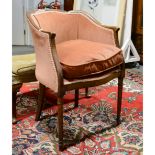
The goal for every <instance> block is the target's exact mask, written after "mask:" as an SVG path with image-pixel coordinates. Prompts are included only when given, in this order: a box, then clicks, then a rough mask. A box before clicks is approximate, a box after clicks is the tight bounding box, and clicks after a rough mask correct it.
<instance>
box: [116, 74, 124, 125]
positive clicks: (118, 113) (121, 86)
mask: <svg viewBox="0 0 155 155" xmlns="http://www.w3.org/2000/svg"><path fill="white" fill-rule="evenodd" d="M122 90H123V77H122V76H120V77H118V96H117V125H119V124H120V114H121V106H122Z"/></svg>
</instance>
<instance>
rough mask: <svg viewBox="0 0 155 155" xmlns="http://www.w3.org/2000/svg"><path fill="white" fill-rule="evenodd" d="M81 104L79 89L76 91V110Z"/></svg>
mask: <svg viewBox="0 0 155 155" xmlns="http://www.w3.org/2000/svg"><path fill="white" fill-rule="evenodd" d="M78 104H79V89H75V108H76V107H78Z"/></svg>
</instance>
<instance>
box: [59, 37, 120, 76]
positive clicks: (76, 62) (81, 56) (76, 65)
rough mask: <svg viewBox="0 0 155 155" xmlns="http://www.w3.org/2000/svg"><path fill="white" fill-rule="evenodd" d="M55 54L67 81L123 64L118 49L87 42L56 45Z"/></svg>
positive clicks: (67, 42)
mask: <svg viewBox="0 0 155 155" xmlns="http://www.w3.org/2000/svg"><path fill="white" fill-rule="evenodd" d="M57 52H58V56H59V59H60V62H61V64H62V67H63V73H64V77H65V78H67V79H74V78H81V77H84V76H89V75H92V74H97V73H101V72H104V71H106V70H107V69H110V68H113V67H116V66H117V65H119V64H121V63H122V62H123V59H122V57H123V56H122V53H121V50H120V49H119V48H117V47H114V46H112V45H107V44H102V43H98V42H92V41H87V40H70V41H66V42H63V43H60V44H57Z"/></svg>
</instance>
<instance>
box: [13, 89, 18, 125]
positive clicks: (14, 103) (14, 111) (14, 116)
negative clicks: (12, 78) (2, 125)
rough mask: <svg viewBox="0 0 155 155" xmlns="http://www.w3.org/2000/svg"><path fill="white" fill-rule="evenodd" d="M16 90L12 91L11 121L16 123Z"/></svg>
mask: <svg viewBox="0 0 155 155" xmlns="http://www.w3.org/2000/svg"><path fill="white" fill-rule="evenodd" d="M16 95H17V91H13V92H12V123H16V99H17V97H16Z"/></svg>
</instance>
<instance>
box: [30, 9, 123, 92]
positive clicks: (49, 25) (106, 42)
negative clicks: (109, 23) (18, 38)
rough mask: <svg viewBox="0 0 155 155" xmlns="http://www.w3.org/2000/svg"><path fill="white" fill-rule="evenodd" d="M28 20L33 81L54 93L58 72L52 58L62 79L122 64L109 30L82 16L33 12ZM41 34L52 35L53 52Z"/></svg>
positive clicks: (119, 52) (47, 38)
mask: <svg viewBox="0 0 155 155" xmlns="http://www.w3.org/2000/svg"><path fill="white" fill-rule="evenodd" d="M28 19H29V24H30V28H31V31H32V36H33V42H34V47H35V52H36V78H37V80H38V81H40V83H42V84H43V85H45V86H47V87H49V88H50V89H52V90H53V91H55V92H58V87H59V82H58V81H59V79H60V76H58V74H59V73H61V66H60V67H59V69H58V68H57V66H58V65H56V63H57V64H59V62H55V59H57V60H59V59H60V62H61V64H62V69H63V73H64V75H62V76H65V77H66V78H79V77H83V76H87V75H90V74H95V73H99V72H103V71H105V70H107V69H108V68H112V67H115V66H117V65H119V64H120V63H122V62H123V56H122V53H121V50H120V49H118V48H116V45H115V39H114V32H113V30H111V29H108V28H105V27H103V26H101V25H98V24H97V23H95V22H94V21H93V20H92V19H91V18H89V17H87V16H86V15H84V14H82V13H72V12H71V13H70V12H69V13H68V12H60V11H36V12H34V13H31V14H30V15H29V16H28ZM44 31H47V32H49V33H55V34H56V38H55V40H56V48H57V53H56V50H55V48H54V43H53V44H52V45H51V42H50V41H51V40H50V38H49V37H50V36H49V34H48V33H45V32H44ZM51 46H52V47H51ZM53 54H54V55H56V58H55V59H54V58H53ZM57 54H58V56H59V58H58V56H57ZM59 65H60V64H59ZM58 70H60V71H59V72H58ZM58 77H59V79H58ZM60 81H61V80H60Z"/></svg>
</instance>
